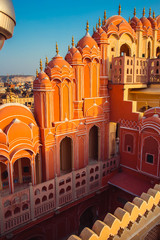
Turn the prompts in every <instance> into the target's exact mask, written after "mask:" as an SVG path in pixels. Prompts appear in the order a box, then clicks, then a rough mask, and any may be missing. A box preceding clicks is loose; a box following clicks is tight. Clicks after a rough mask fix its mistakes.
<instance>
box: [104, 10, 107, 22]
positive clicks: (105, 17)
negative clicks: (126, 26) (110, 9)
mask: <svg viewBox="0 0 160 240" xmlns="http://www.w3.org/2000/svg"><path fill="white" fill-rule="evenodd" d="M106 19H107V16H106V10H104V21H106Z"/></svg>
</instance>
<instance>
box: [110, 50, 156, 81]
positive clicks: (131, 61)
mask: <svg viewBox="0 0 160 240" xmlns="http://www.w3.org/2000/svg"><path fill="white" fill-rule="evenodd" d="M112 83H113V84H142V83H143V84H148V83H160V59H157V58H156V59H147V58H137V57H135V56H134V57H128V56H126V55H125V53H124V56H120V57H114V58H113V59H112Z"/></svg>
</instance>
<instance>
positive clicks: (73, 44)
mask: <svg viewBox="0 0 160 240" xmlns="http://www.w3.org/2000/svg"><path fill="white" fill-rule="evenodd" d="M72 47H74V37H73V36H72Z"/></svg>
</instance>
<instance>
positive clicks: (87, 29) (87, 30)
mask: <svg viewBox="0 0 160 240" xmlns="http://www.w3.org/2000/svg"><path fill="white" fill-rule="evenodd" d="M86 32H87V33H88V32H89V23H88V21H87V25H86Z"/></svg>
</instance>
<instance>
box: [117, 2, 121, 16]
mask: <svg viewBox="0 0 160 240" xmlns="http://www.w3.org/2000/svg"><path fill="white" fill-rule="evenodd" d="M118 15H121V4H119V9H118Z"/></svg>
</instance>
